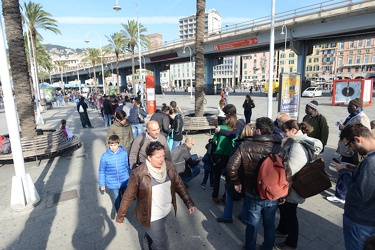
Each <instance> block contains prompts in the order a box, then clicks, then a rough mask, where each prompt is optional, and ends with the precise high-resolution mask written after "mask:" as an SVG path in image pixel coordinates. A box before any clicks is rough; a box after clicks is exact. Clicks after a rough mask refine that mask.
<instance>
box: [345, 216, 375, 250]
mask: <svg viewBox="0 0 375 250" xmlns="http://www.w3.org/2000/svg"><path fill="white" fill-rule="evenodd" d="M343 231H344V240H345V249H347V250H351V249H363V246H364V244H365V241H366V240H367V239H368V238H370V237H372V236H374V235H375V227H372V226H367V225H362V224H358V223H355V222H353V221H351V220H350V219H349V218H348V217H346V216H345V215H344V216H343Z"/></svg>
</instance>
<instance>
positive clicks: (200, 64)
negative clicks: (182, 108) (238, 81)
mask: <svg viewBox="0 0 375 250" xmlns="http://www.w3.org/2000/svg"><path fill="white" fill-rule="evenodd" d="M205 9H206V0H197V14H196V22H197V28H196V35H195V116H198V117H199V116H203V114H204V105H203V100H204V18H205ZM191 87H193V86H191Z"/></svg>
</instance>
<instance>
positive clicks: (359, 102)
mask: <svg viewBox="0 0 375 250" xmlns="http://www.w3.org/2000/svg"><path fill="white" fill-rule="evenodd" d="M349 104H353V105H354V106H356V107H358V108H362V107H363V100H362V99H361V98H355V99H353V100H351V101H350V102H349Z"/></svg>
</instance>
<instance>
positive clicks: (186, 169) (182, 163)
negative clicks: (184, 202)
mask: <svg viewBox="0 0 375 250" xmlns="http://www.w3.org/2000/svg"><path fill="white" fill-rule="evenodd" d="M194 144H195V142H194V138H193V137H191V136H188V137H186V140H185V143H184V144H182V145H180V146H178V147H176V148H175V149H173V150H172V162H173V165H174V166H175V168H176V170H177V172H178V173H179V174H180V177H181V179H182V181H183V182H184V184H185V186H186V188H188V187H189V186H188V185H187V183H188V182H189V181H191V180H192V179H193V178H194V177H195V176H197V175H198V174H199V173H200V168H199V167H197V165H198V164H199V162H200V159H198V158H196V159H193V158H192V156H191V153H190V150H191V149H192V148H193V146H194Z"/></svg>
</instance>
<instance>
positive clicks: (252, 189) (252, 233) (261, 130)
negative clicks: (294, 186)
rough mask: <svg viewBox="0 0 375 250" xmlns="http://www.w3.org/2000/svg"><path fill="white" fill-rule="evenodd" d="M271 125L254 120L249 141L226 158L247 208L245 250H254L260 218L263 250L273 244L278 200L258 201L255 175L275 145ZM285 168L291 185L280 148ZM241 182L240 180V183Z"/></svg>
mask: <svg viewBox="0 0 375 250" xmlns="http://www.w3.org/2000/svg"><path fill="white" fill-rule="evenodd" d="M272 132H273V122H272V120H271V119H269V118H267V117H261V118H258V119H256V122H255V131H254V137H253V140H252V141H245V142H243V143H242V144H241V145H240V146H239V147H238V148H237V150H236V151H235V152H234V154H233V155H232V156H231V158H230V159H229V162H228V164H227V175H228V177H229V178H230V180H231V181H233V182H234V184H235V186H234V187H235V189H236V190H237V192H241V189H242V185H244V189H245V194H246V195H245V199H244V202H246V203H247V204H246V205H247V208H248V216H247V217H248V219H247V223H246V243H245V249H257V248H256V240H257V231H258V226H259V223H260V217H261V215H262V216H263V226H264V242H263V245H262V249H264V250H268V249H272V248H273V246H274V243H275V213H276V210H277V205H278V202H279V201H278V200H274V201H270V200H261V198H260V196H259V192H258V190H257V188H256V186H257V174H258V170H259V167H260V165H261V164H262V162H263V160H264V159H265V158H266V157H268V155H269V154H270V153H271V152H272V147H273V145H274V141H273V137H272ZM278 155H279V157H280V158H281V160H282V161H283V164H284V166H285V170H286V174H287V176H286V177H287V181H288V182H289V183H290V182H291V179H292V174H291V170H290V167H289V165H288V158H287V154H286V152H285V151H284V150H283V149H282V148H281V149H280V152H279V153H278ZM240 166H242V167H243V174H244V176H242V177H241V178H239V176H238V175H237V173H239V172H238V171H237V170H238V169H239V167H240ZM240 179H242V180H243V183H242V184H241V182H240Z"/></svg>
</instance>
